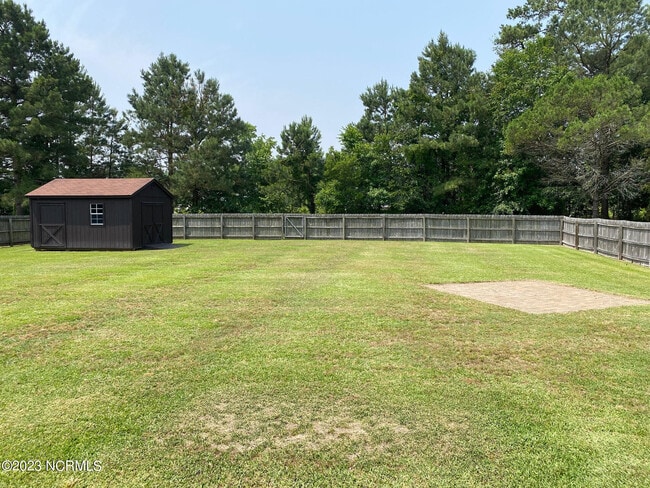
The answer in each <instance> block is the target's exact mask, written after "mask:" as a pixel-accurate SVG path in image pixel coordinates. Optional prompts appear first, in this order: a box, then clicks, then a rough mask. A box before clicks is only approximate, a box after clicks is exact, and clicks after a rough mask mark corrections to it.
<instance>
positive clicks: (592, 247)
mask: <svg viewBox="0 0 650 488" xmlns="http://www.w3.org/2000/svg"><path fill="white" fill-rule="evenodd" d="M562 244H563V245H564V246H570V247H573V248H575V249H580V250H583V251H592V252H594V253H596V254H602V255H605V256H609V257H612V258H616V259H623V260H626V261H631V262H633V263H639V264H644V265H646V266H648V265H650V224H648V223H643V222H628V221H626V220H604V219H576V218H572V217H564V218H563V219H562Z"/></svg>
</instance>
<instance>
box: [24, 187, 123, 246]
mask: <svg viewBox="0 0 650 488" xmlns="http://www.w3.org/2000/svg"><path fill="white" fill-rule="evenodd" d="M91 203H101V204H103V205H104V225H90V204H91ZM53 204H64V205H65V222H64V224H65V248H66V249H134V248H135V247H134V245H133V233H132V231H131V200H130V199H129V198H105V197H98V198H68V199H64V198H47V199H41V198H32V202H31V216H32V240H33V242H32V245H33V246H34V247H35V248H37V249H40V248H42V247H44V246H42V245H41V244H42V243H41V242H40V236H41V232H39V226H40V224H41V222H40V215H41V212H40V208H41V206H43V205H53Z"/></svg>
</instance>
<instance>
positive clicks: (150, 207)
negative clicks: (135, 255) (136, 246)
mask: <svg viewBox="0 0 650 488" xmlns="http://www.w3.org/2000/svg"><path fill="white" fill-rule="evenodd" d="M142 225H143V227H144V229H143V235H142V240H143V244H144V245H145V246H146V245H147V244H159V243H161V242H163V204H162V203H143V204H142Z"/></svg>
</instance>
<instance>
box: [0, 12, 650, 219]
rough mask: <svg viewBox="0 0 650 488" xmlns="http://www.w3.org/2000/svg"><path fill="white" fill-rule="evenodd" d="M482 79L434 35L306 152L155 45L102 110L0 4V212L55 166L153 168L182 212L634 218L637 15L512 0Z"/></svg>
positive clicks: (87, 84)
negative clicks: (400, 81) (324, 143)
mask: <svg viewBox="0 0 650 488" xmlns="http://www.w3.org/2000/svg"><path fill="white" fill-rule="evenodd" d="M507 20H508V23H506V24H504V25H502V26H501V29H500V32H499V33H498V37H497V38H496V41H495V49H496V51H497V53H498V59H497V61H496V62H495V64H494V65H493V66H492V68H491V70H490V71H489V72H480V71H478V70H477V69H476V68H475V61H476V55H475V53H474V51H472V50H471V49H468V48H466V47H464V46H461V45H459V44H455V43H453V42H451V41H450V39H449V38H448V36H447V35H446V34H445V33H444V32H441V33H440V34H439V35H438V36H437V38H435V39H433V40H432V41H431V42H430V43H429V44H427V45H426V46H425V47H424V49H423V51H422V53H421V54H420V56H419V57H418V58H417V62H418V65H417V70H416V71H415V72H413V73H412V74H411V78H410V82H409V84H408V86H407V87H396V86H391V85H390V84H389V83H388V82H387V81H386V80H379V81H378V82H377V83H376V84H375V85H373V86H371V87H369V88H368V89H367V90H366V91H365V92H364V93H362V94H361V95H360V99H361V102H362V104H363V109H364V111H363V115H362V116H361V118H360V120H358V121H356V122H353V123H349V124H348V125H346V126H345V127H343V128H342V130H341V133H340V143H341V148H340V149H338V150H337V149H334V148H330V149H329V150H328V151H327V152H326V153H325V152H324V151H323V148H322V147H321V134H320V132H319V130H318V128H317V127H316V126H315V125H314V122H313V120H312V119H311V118H310V117H308V116H305V117H303V118H302V119H301V120H299V121H294V122H290V123H289V124H288V125H286V126H284V128H283V129H282V131H281V133H280V138H279V140H276V139H274V138H272V137H266V136H264V135H260V134H258V133H257V130H256V127H255V126H254V125H252V124H250V123H248V122H246V121H244V120H242V119H241V117H240V116H239V115H238V113H237V109H236V107H235V102H234V100H233V98H232V97H231V96H230V95H229V94H227V93H224V92H223V91H222V90H221V87H220V85H219V82H218V80H217V79H215V78H210V77H208V76H207V75H206V74H205V73H204V72H202V71H200V70H195V71H192V69H191V68H190V66H189V65H188V63H186V62H184V61H182V60H180V59H178V57H177V56H175V55H174V54H161V55H160V56H159V57H158V58H157V59H156V60H155V61H154V62H153V63H152V64H151V65H150V66H149V67H148V68H146V69H143V70H142V72H141V79H142V86H141V87H140V88H138V89H133V91H132V92H131V93H130V94H129V95H128V102H129V105H130V107H131V108H130V109H129V110H127V111H126V112H125V113H123V114H119V113H118V112H117V110H115V109H114V108H111V107H110V106H109V105H108V104H107V102H106V100H105V98H104V97H103V95H102V93H101V89H100V87H99V86H97V84H96V83H95V82H94V81H93V80H92V78H91V77H90V76H89V75H88V74H87V73H86V71H85V70H84V68H83V66H81V64H80V63H79V61H78V60H77V59H76V58H75V57H74V55H73V54H72V53H71V52H70V51H69V50H68V49H67V48H66V47H65V46H62V45H61V44H60V43H58V42H56V41H54V40H52V39H51V38H50V36H49V33H48V31H47V28H46V26H45V24H44V22H42V21H40V22H39V21H36V20H35V19H34V17H33V15H32V12H31V11H30V10H29V9H28V8H27V7H26V6H20V5H19V4H16V3H14V2H13V1H11V0H0V213H16V214H20V213H24V212H25V211H26V210H27V207H26V201H25V197H24V195H25V193H27V192H29V191H30V190H32V189H34V188H36V187H37V186H39V185H40V184H43V183H45V182H47V181H49V180H50V179H52V178H58V177H99V178H104V177H126V176H130V177H135V176H150V177H155V178H157V179H159V180H160V181H161V182H163V184H164V185H166V186H167V187H168V188H169V189H170V190H171V192H172V193H173V194H174V195H175V196H176V205H177V207H178V208H177V209H178V211H181V212H265V211H268V212H310V213H315V212H324V213H379V212H389V213H402V212H406V213H422V212H427V213H501V214H522V213H528V214H542V215H543V214H563V215H571V216H593V217H602V218H610V217H615V218H624V219H634V220H650V112H649V111H648V98H649V97H650V9H649V8H648V7H647V6H645V5H643V2H642V0H527V1H526V3H525V4H524V5H522V6H519V7H516V8H513V9H509V10H508V14H507Z"/></svg>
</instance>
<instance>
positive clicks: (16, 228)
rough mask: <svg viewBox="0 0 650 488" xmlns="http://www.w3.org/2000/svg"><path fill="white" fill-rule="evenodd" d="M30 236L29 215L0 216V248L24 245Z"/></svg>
mask: <svg viewBox="0 0 650 488" xmlns="http://www.w3.org/2000/svg"><path fill="white" fill-rule="evenodd" d="M30 235H31V231H30V223H29V215H21V216H0V246H7V245H8V246H13V245H14V244H25V243H27V242H29V238H30Z"/></svg>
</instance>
